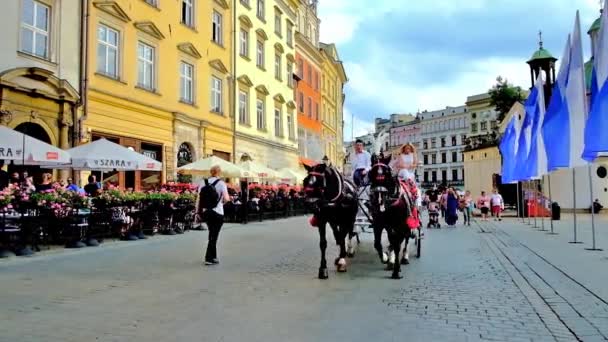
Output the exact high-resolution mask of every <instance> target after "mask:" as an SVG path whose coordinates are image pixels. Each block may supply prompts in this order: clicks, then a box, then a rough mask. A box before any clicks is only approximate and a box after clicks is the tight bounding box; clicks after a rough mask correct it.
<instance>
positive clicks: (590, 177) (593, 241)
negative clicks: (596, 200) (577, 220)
mask: <svg viewBox="0 0 608 342" xmlns="http://www.w3.org/2000/svg"><path fill="white" fill-rule="evenodd" d="M587 170H588V172H589V196H590V197H591V241H592V245H591V248H585V249H586V250H588V251H602V250H603V249H601V248H597V247H596V245H595V210H593V177H592V176H593V174H592V172H591V164H589V165H587Z"/></svg>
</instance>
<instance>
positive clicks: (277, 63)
mask: <svg viewBox="0 0 608 342" xmlns="http://www.w3.org/2000/svg"><path fill="white" fill-rule="evenodd" d="M274 78H276V79H277V80H279V81H281V55H280V54H278V53H277V54H276V55H274Z"/></svg>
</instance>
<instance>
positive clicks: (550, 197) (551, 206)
mask: <svg viewBox="0 0 608 342" xmlns="http://www.w3.org/2000/svg"><path fill="white" fill-rule="evenodd" d="M547 181H548V182H549V205H550V208H551V210H550V212H551V232H550V233H548V234H551V235H557V233H556V232H555V231H554V230H553V195H552V192H551V174H549V175H548V176H547Z"/></svg>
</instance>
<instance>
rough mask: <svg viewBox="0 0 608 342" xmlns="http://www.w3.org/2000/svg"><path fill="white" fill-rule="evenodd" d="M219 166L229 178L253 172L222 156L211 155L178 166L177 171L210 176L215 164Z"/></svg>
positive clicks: (248, 175)
mask: <svg viewBox="0 0 608 342" xmlns="http://www.w3.org/2000/svg"><path fill="white" fill-rule="evenodd" d="M215 165H217V166H219V167H220V168H221V169H222V176H224V177H228V178H248V177H251V173H250V172H249V171H247V170H244V169H243V168H241V167H239V166H238V165H235V164H232V163H231V162H228V161H225V160H224V159H222V158H219V157H216V156H211V157H209V158H204V159H200V160H198V161H196V162H194V163H190V164H188V165H184V166H181V167H178V168H177V172H179V173H182V174H186V175H196V176H209V175H210V174H209V171H210V170H211V168H212V167H213V166H215Z"/></svg>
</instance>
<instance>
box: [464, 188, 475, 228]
mask: <svg viewBox="0 0 608 342" xmlns="http://www.w3.org/2000/svg"><path fill="white" fill-rule="evenodd" d="M461 203H462V204H461V207H462V212H463V214H464V224H465V225H467V226H470V225H471V214H472V213H473V197H472V196H471V192H470V191H469V190H467V191H466V192H465V193H464V196H462V200H461Z"/></svg>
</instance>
